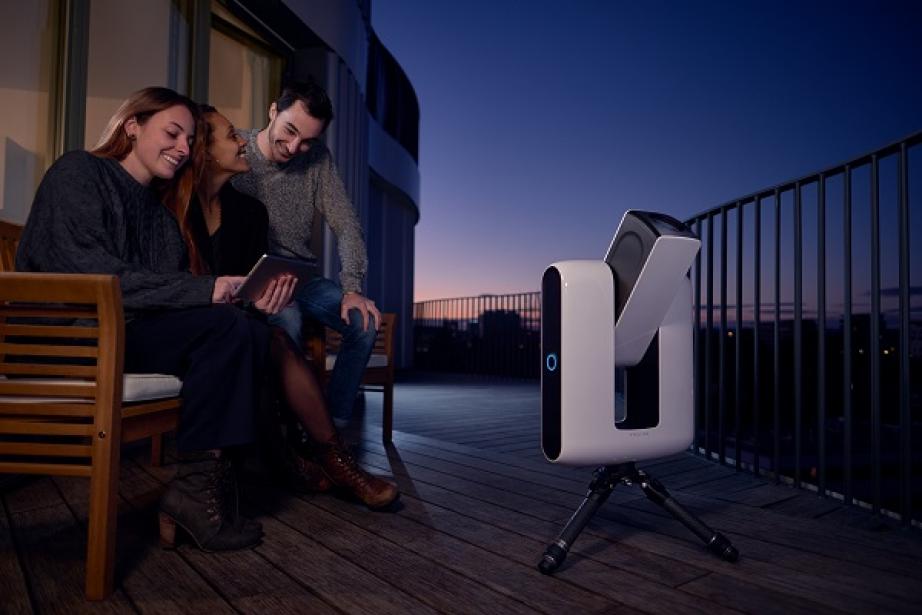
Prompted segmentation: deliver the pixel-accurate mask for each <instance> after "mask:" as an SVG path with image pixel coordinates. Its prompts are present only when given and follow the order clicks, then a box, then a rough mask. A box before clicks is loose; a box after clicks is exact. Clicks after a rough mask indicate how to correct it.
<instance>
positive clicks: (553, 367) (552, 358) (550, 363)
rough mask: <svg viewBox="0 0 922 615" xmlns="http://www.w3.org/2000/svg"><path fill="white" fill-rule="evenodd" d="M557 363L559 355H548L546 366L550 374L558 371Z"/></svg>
mask: <svg viewBox="0 0 922 615" xmlns="http://www.w3.org/2000/svg"><path fill="white" fill-rule="evenodd" d="M557 363H558V361H557V353H555V352H551V353H548V355H547V357H546V358H545V359H544V366H545V367H546V368H547V371H549V372H553V371H557Z"/></svg>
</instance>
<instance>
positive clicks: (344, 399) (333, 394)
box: [269, 277, 377, 420]
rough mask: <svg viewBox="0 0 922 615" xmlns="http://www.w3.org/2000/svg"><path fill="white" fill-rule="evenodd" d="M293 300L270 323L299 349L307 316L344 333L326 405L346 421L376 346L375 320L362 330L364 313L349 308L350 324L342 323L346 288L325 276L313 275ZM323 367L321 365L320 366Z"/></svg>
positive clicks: (333, 413) (335, 416) (272, 317)
mask: <svg viewBox="0 0 922 615" xmlns="http://www.w3.org/2000/svg"><path fill="white" fill-rule="evenodd" d="M293 299H294V304H293V305H290V306H288V307H287V308H285V309H284V310H282V311H281V312H279V313H278V314H275V315H273V316H270V317H269V324H270V325H275V326H276V327H281V328H282V329H284V330H285V332H286V333H288V335H289V336H291V339H293V340H294V342H295V344H296V345H297V346H298V347H299V348H300V347H301V323H302V317H304V316H306V317H308V318H312V319H314V320H317V321H319V322H320V323H322V324H323V325H325V326H327V327H330V328H331V329H334V330H336V331H338V332H339V333H340V334H342V336H343V343H342V347H341V348H340V349H339V354H338V355H337V356H336V364H335V365H334V366H333V373H332V374H331V375H330V386H329V388H328V390H327V404H328V405H329V407H330V414H331V415H332V416H333V418H336V419H340V420H346V419H348V418H349V417H350V416H352V406H353V405H354V404H355V396H356V395H357V394H358V391H359V385H360V384H361V382H362V374H363V373H364V371H365V367H366V366H367V365H368V358H369V357H370V356H371V351H372V349H373V348H374V345H375V336H376V335H377V333H376V331H375V328H374V326H373V323H374V321H373V320H372V321H370V322H369V323H368V330H367V331H363V330H362V315H361V314H360V313H359V311H358V310H350V311H349V324H348V325H347V324H346V323H345V322H343V319H342V318H341V317H340V309H341V306H342V302H343V290H342V289H341V288H340V287H339V286H338V285H337V284H334V283H333V282H331V281H330V280H328V279H326V278H323V277H315V278H311V279H310V280H308V281H307V282H305V283H304V284H300V285H299V286H298V290H297V291H296V292H295V295H294V297H293ZM323 367H324V366H320V368H321V369H323Z"/></svg>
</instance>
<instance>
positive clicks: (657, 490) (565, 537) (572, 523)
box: [538, 462, 740, 574]
mask: <svg viewBox="0 0 922 615" xmlns="http://www.w3.org/2000/svg"><path fill="white" fill-rule="evenodd" d="M619 482H621V483H624V484H625V485H628V486H630V485H632V484H633V483H637V484H638V485H640V488H641V489H643V492H644V494H646V496H647V497H648V498H649V499H650V500H651V501H652V502H655V503H656V504H658V505H660V506H662V507H663V508H665V509H666V510H667V511H669V513H670V514H671V515H672V516H673V517H675V518H676V519H678V520H679V521H681V522H682V524H683V525H684V526H685V527H687V528H688V529H690V530H691V531H692V533H693V534H695V536H697V537H698V538H700V539H701V540H702V541H704V544H705V546H706V547H707V550H708V551H710V552H711V553H713V554H715V555H717V556H718V557H720V558H722V559H724V560H726V561H728V562H735V561H736V560H737V559H738V558H739V555H740V554H739V551H737V550H736V548H735V547H734V546H733V545H732V544H730V541H729V540H727V538H726V537H725V536H724V535H723V534H721V533H720V532H715V531H714V530H712V529H711V528H709V527H708V526H707V525H705V524H704V523H703V522H702V521H701V520H700V519H698V517H696V516H694V515H693V514H691V513H690V512H688V511H687V510H685V509H684V508H683V507H682V506H681V505H679V503H678V502H676V501H675V500H674V499H672V496H671V495H669V492H668V491H666V488H665V487H663V486H662V485H661V484H660V483H659V481H657V480H656V479H655V478H653V477H651V476H650V475H649V474H647V473H646V472H644V471H643V470H638V469H637V468H636V467H635V466H634V462H629V463H619V464H618V465H613V466H599V468H598V469H596V471H595V472H594V473H593V475H592V482H591V483H589V491H588V492H587V493H586V497H585V499H583V503H582V504H580V506H579V508H577V509H576V512H575V513H573V516H572V517H570V520H569V521H568V522H567V525H566V527H564V528H563V531H562V532H561V533H560V536H558V537H557V540H556V541H554V542H553V543H552V544H550V545H548V547H547V549H545V550H544V557H542V558H541V561H540V562H538V570H540V571H541V572H543V573H544V574H551V573H552V572H554V571H555V570H557V568H559V567H560V565H561V564H563V561H564V560H565V559H566V558H567V551H569V549H570V546H571V545H572V544H573V542H574V541H575V540H576V538H577V536H579V534H580V532H582V531H583V528H584V527H586V524H587V523H589V520H590V519H592V516H593V515H594V514H595V512H596V511H597V510H598V509H599V508H600V507H601V506H602V504H604V503H605V501H606V500H607V499H608V496H610V495H611V492H612V490H613V489H614V488H615V487H616V486H617V485H618V483H619Z"/></svg>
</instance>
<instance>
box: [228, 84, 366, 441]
mask: <svg viewBox="0 0 922 615" xmlns="http://www.w3.org/2000/svg"><path fill="white" fill-rule="evenodd" d="M332 119H333V105H332V104H331V102H330V99H329V97H328V96H327V93H326V92H325V91H324V90H323V88H321V87H320V86H319V85H317V84H316V83H314V82H313V81H308V82H305V83H291V84H289V85H288V86H286V87H285V88H284V89H283V90H282V94H281V96H279V98H278V100H277V101H275V102H274V103H272V105H270V107H269V125H268V126H266V127H265V128H263V129H262V130H243V131H240V134H241V136H242V137H243V138H244V139H245V140H246V142H247V148H246V158H247V161H248V162H249V163H250V171H249V172H247V173H243V174H241V175H238V176H236V177H235V178H234V179H233V180H232V181H233V185H234V187H235V188H237V189H238V190H240V191H241V192H244V193H246V194H249V195H250V196H253V197H255V198H257V199H259V200H260V201H262V202H263V203H264V204H265V205H266V210H267V211H268V213H269V238H268V239H269V252H270V253H272V254H277V255H280V256H288V257H293V258H299V259H303V260H305V261H308V262H316V257H315V256H314V255H313V254H312V253H311V251H310V236H311V225H312V222H313V219H314V214H315V213H317V214H320V215H322V216H323V217H324V219H325V220H326V222H327V223H328V224H329V225H330V228H332V229H333V232H334V233H335V234H336V238H337V240H338V244H339V258H340V261H341V265H342V267H341V273H340V283H341V286H340V285H337V284H335V283H334V282H332V281H331V280H328V279H326V278H324V277H321V276H316V277H314V278H312V279H310V280H307V281H306V282H304V283H302V284H299V285H298V290H297V291H296V292H295V296H294V305H292V306H290V307H289V308H287V309H286V310H284V311H282V312H281V313H280V314H278V315H276V316H273V317H271V318H270V323H271V324H275V325H278V326H281V327H283V328H284V329H285V330H286V331H287V332H288V334H289V335H290V336H291V337H292V339H294V341H295V343H297V344H299V345H300V342H301V322H302V315H303V316H307V317H310V318H313V319H315V320H318V321H320V322H321V323H323V324H324V325H326V326H328V327H330V328H332V329H335V330H337V331H339V332H340V333H342V335H343V346H342V348H341V350H340V352H339V354H338V355H337V360H336V365H335V366H334V368H333V373H332V374H331V377H330V386H329V392H328V397H329V399H328V402H329V405H330V413H331V414H332V415H333V418H334V420H335V421H336V422H337V423H338V424H339V425H340V426H342V425H343V424H344V423H345V422H346V421H347V420H348V419H349V417H350V415H351V413H352V406H353V403H354V401H355V395H356V393H357V392H358V388H359V384H360V382H361V379H362V372H363V371H364V370H365V366H366V365H367V363H368V358H369V357H370V356H371V350H372V348H373V346H374V340H375V334H376V331H375V330H376V328H377V326H378V323H379V322H380V317H381V314H380V312H378V309H377V308H376V307H375V304H374V301H371V300H370V299H368V298H367V297H364V296H363V295H362V294H361V292H360V291H361V288H362V282H363V280H364V278H365V273H366V270H367V268H368V258H367V255H366V251H365V241H364V239H363V237H362V227H361V225H360V224H359V221H358V218H357V217H356V215H355V211H354V210H353V208H352V204H351V202H350V200H349V197H348V195H347V194H346V190H345V188H344V186H343V182H342V180H341V179H340V177H339V173H338V172H337V170H336V165H335V164H334V163H333V159H332V156H331V155H330V151H329V150H328V149H327V147H326V146H325V145H324V144H323V143H322V142H321V141H320V137H321V136H322V135H323V133H324V131H325V130H326V128H327V126H329V124H330V121H331V120H332Z"/></svg>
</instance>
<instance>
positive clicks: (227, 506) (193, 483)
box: [160, 452, 262, 551]
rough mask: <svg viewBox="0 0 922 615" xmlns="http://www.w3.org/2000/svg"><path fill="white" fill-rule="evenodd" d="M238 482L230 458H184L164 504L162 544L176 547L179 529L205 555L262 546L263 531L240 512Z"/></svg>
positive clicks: (207, 454) (210, 455)
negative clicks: (238, 506)
mask: <svg viewBox="0 0 922 615" xmlns="http://www.w3.org/2000/svg"><path fill="white" fill-rule="evenodd" d="M236 488H237V487H236V480H235V479H234V475H233V473H232V469H231V467H230V461H229V459H228V458H227V457H226V456H220V457H219V456H217V455H215V454H214V453H211V452H203V453H194V454H187V455H184V456H183V457H182V458H181V459H180V462H179V467H178V469H177V471H176V477H175V478H174V479H173V480H172V481H171V482H170V485H169V487H168V488H167V492H166V493H165V494H164V496H163V499H162V500H161V501H160V543H161V544H162V545H163V546H165V547H173V546H175V545H176V526H177V525H178V526H179V527H181V528H182V529H183V530H185V531H186V533H188V534H189V535H190V536H191V537H192V539H193V540H194V541H195V543H196V544H197V545H198V546H199V548H200V549H202V550H203V551H233V550H236V549H245V548H247V547H252V546H254V545H256V544H257V543H259V540H260V538H261V537H262V527H261V526H260V525H259V524H257V523H255V522H253V521H250V520H248V519H245V518H244V517H242V516H240V515H239V513H238V511H237V497H236V493H237V491H236Z"/></svg>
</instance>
